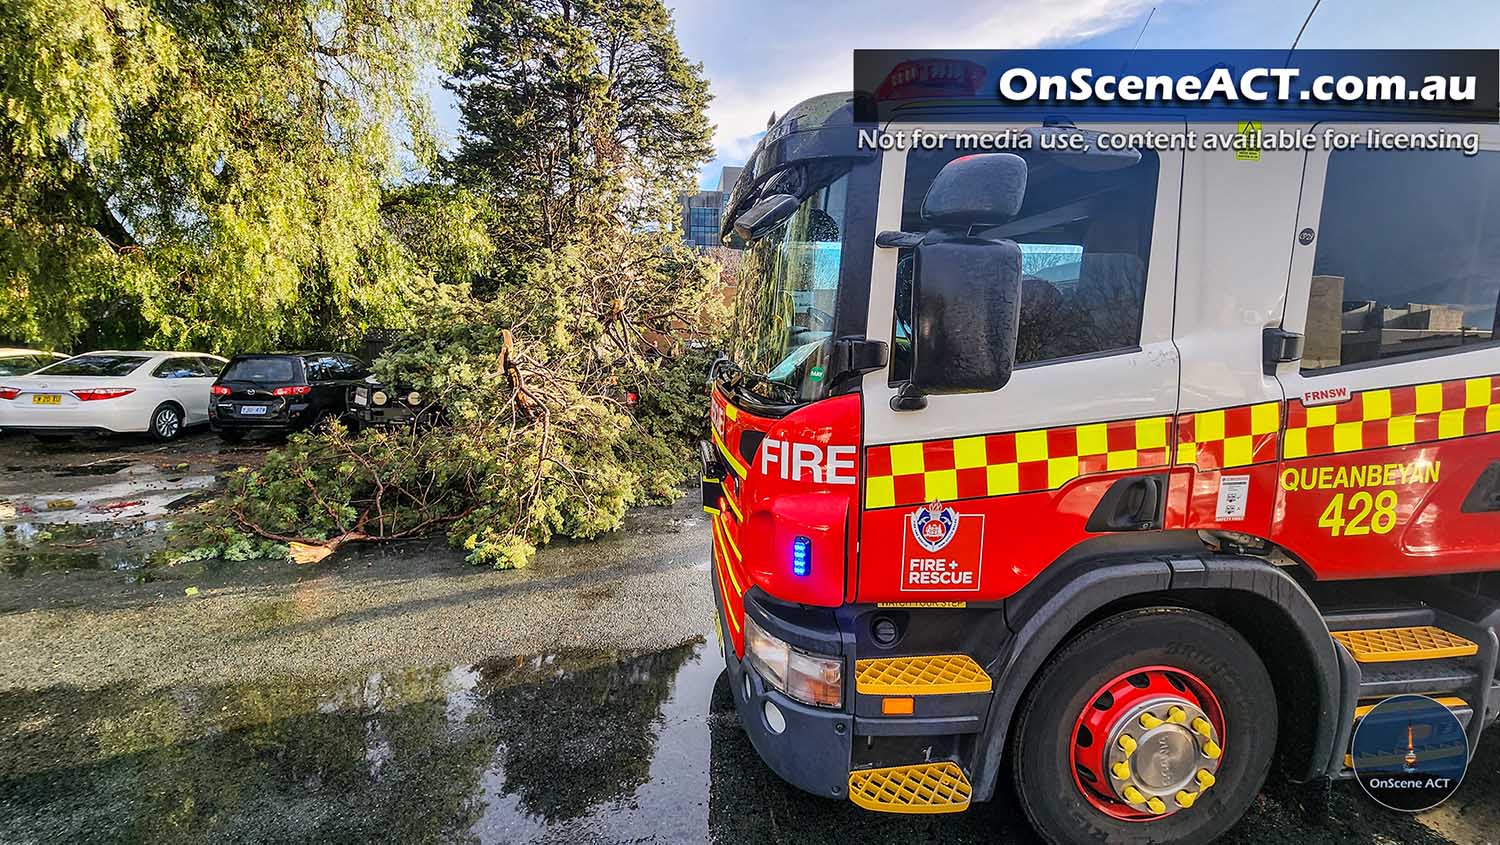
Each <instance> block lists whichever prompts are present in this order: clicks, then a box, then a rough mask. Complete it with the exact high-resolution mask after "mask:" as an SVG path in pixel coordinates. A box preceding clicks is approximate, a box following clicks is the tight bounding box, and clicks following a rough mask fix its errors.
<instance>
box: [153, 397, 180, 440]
mask: <svg viewBox="0 0 1500 845" xmlns="http://www.w3.org/2000/svg"><path fill="white" fill-rule="evenodd" d="M179 434H182V410H181V409H179V408H178V407H177V406H176V405H159V406H157V408H156V410H155V411H152V412H151V437H152V438H154V439H156V440H159V441H162V442H166V441H168V440H176V439H177V436H178V435H179Z"/></svg>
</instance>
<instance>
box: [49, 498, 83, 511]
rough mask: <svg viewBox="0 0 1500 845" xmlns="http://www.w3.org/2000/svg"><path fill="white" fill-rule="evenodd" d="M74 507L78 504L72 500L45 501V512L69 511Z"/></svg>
mask: <svg viewBox="0 0 1500 845" xmlns="http://www.w3.org/2000/svg"><path fill="white" fill-rule="evenodd" d="M76 507H78V503H77V502H75V501H73V500H72V499H49V500H48V501H47V510H49V511H70V510H72V509H74V508H76Z"/></svg>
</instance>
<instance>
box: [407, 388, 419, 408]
mask: <svg viewBox="0 0 1500 845" xmlns="http://www.w3.org/2000/svg"><path fill="white" fill-rule="evenodd" d="M406 401H407V403H408V404H411V405H420V404H422V394H420V393H418V392H417V391H415V390H413V391H412V392H410V393H408V394H406Z"/></svg>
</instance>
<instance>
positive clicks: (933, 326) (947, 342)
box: [891, 153, 1026, 411]
mask: <svg viewBox="0 0 1500 845" xmlns="http://www.w3.org/2000/svg"><path fill="white" fill-rule="evenodd" d="M1025 194H1026V162H1025V161H1024V160H1023V159H1021V158H1020V157H1019V156H1015V155H1010V154H1009V153H990V154H983V155H970V156H963V157H961V158H957V159H954V160H953V161H951V162H949V163H948V164H947V165H946V166H945V167H944V168H943V169H942V171H940V172H939V173H938V175H937V178H936V179H934V180H933V181H932V186H931V187H930V188H928V190H927V195H926V197H924V198H923V200H922V217H923V219H924V220H926V221H927V222H928V223H930V224H931V225H932V226H934V227H935V228H934V229H932V230H931V231H929V232H928V233H927V234H926V235H924V236H923V237H922V239H921V241H920V242H919V243H918V244H917V245H916V249H915V252H916V256H915V258H916V260H915V264H914V266H913V268H912V269H913V271H912V292H911V309H912V365H911V379H910V380H909V381H908V382H907V384H906V385H905V386H904V387H902V389H901V392H900V393H899V394H897V395H896V396H895V397H894V398H893V399H892V400H891V407H892V408H894V409H896V410H898V411H906V410H917V409H920V408H922V407H925V406H926V404H927V401H926V399H925V397H926V396H927V395H929V394H942V393H980V392H987V391H992V390H999V389H1000V388H1002V387H1004V386H1005V384H1006V382H1008V381H1010V374H1011V370H1012V369H1013V368H1014V366H1015V359H1016V335H1017V334H1018V333H1019V330H1020V322H1021V248H1020V247H1018V246H1016V245H1015V243H1013V242H1011V241H1002V240H990V239H987V238H978V237H971V236H970V235H969V234H968V232H969V230H970V229H971V228H972V227H974V226H992V225H997V224H1000V223H1004V222H1006V221H1008V220H1009V219H1010V218H1012V217H1014V216H1015V215H1016V213H1017V212H1019V211H1020V209H1021V202H1022V200H1023V199H1024V198H1025Z"/></svg>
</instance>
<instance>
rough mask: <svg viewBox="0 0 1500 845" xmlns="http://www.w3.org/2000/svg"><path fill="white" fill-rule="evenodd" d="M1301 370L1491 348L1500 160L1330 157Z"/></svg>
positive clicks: (1362, 152)
mask: <svg viewBox="0 0 1500 845" xmlns="http://www.w3.org/2000/svg"><path fill="white" fill-rule="evenodd" d="M1316 237H1317V252H1315V253H1314V254H1313V277H1312V286H1311V290H1310V292H1309V297H1308V303H1307V326H1306V329H1305V337H1306V340H1305V344H1304V347H1303V353H1302V371H1303V372H1308V371H1316V370H1330V369H1333V368H1336V367H1347V366H1351V365H1357V364H1365V363H1369V362H1374V361H1384V360H1388V359H1396V358H1411V357H1418V356H1422V355H1431V354H1439V353H1441V352H1444V351H1448V350H1451V349H1455V348H1457V347H1470V346H1474V345H1476V344H1488V343H1491V342H1493V336H1494V332H1495V320H1496V310H1495V306H1496V300H1497V297H1500V153H1493V152H1481V153H1479V154H1478V155H1474V156H1465V155H1463V153H1461V152H1458V151H1451V152H1450V151H1436V150H1422V151H1411V150H1368V149H1364V148H1360V149H1354V150H1345V151H1340V152H1334V153H1332V154H1330V155H1329V157H1328V176H1327V180H1326V182H1325V183H1324V188H1323V210H1322V214H1321V215H1320V219H1319V221H1318V231H1317V233H1316Z"/></svg>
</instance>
